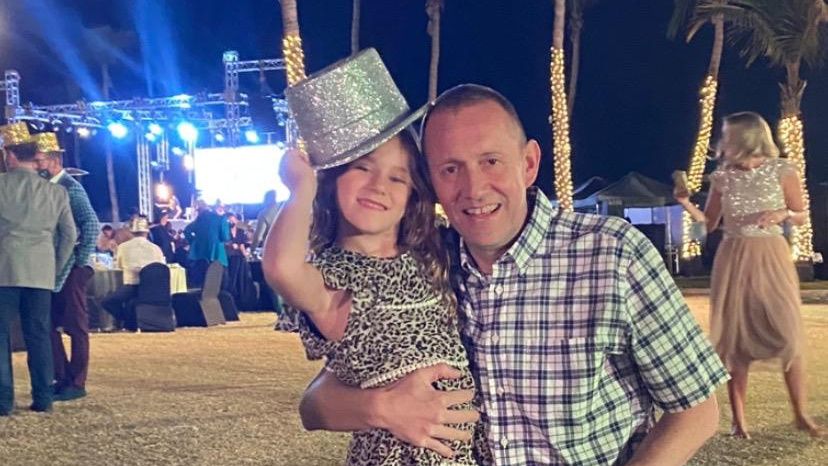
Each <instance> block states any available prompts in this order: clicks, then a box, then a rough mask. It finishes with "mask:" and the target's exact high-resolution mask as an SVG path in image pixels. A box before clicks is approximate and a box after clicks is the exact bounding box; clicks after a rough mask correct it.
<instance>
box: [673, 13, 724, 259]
mask: <svg viewBox="0 0 828 466" xmlns="http://www.w3.org/2000/svg"><path fill="white" fill-rule="evenodd" d="M674 1H675V8H674V10H673V17H672V19H671V20H670V25H669V27H668V29H667V36H668V37H670V38H671V39H672V38H674V37H676V35H677V34H678V31H679V29H681V28H682V27H683V26H684V24H685V23H686V22H688V20H689V19H690V18H691V17H694V19H695V20H694V21H689V26H688V27H687V42H690V41H691V40H692V39H693V37H694V36H695V35H696V33H697V32H698V31H699V29H701V27H702V26H704V25H705V24H707V23H708V22H710V23H712V24H713V30H714V32H713V49H712V51H711V53H710V64H709V65H708V67H707V75H706V76H705V78H704V83H703V84H702V87H701V89H700V91H699V106H700V109H699V111H700V118H699V132H698V133H697V134H696V142H695V144H693V151H692V152H691V154H690V163H689V167H688V170H687V187H688V188H689V189H690V191H691V192H692V191H698V190H699V188H700V187H701V182H702V175H703V174H704V165H705V161H706V155H707V150H708V147H710V135H711V132H712V129H713V110H714V109H715V107H716V94H717V90H718V86H719V65H720V64H721V61H722V49H723V48H724V18H723V16H722V14H721V13H717V14H714V15H712V16H710V17H706V16H700V15H698V13H697V11H698V8H700V7H702V6H705V5H715V6H717V7H721V6H724V5H726V4H727V1H728V0H674ZM692 223H693V219H692V217H690V214H688V213H687V212H683V213H682V226H683V228H682V232H683V233H682V246H681V257H682V258H683V259H691V258H693V257H696V256H698V255H700V254H701V246H700V245H699V243H698V241H695V240H692V239H690V229H691V226H692Z"/></svg>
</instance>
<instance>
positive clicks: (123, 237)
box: [113, 207, 141, 245]
mask: <svg viewBox="0 0 828 466" xmlns="http://www.w3.org/2000/svg"><path fill="white" fill-rule="evenodd" d="M140 217H141V212H139V211H138V208H137V207H133V208H131V209H129V219H128V220H127V221H126V222H123V223H122V224H121V227H120V228H118V229H117V230H115V234H114V236H113V239H114V240H115V242H116V243H117V244H118V245H121V244H124V243H126V242H127V241H129V240H131V239H132V238H133V237H134V236H133V235H132V232H131V231H129V229H130V227H131V226H132V224H133V223H134V222H135V220H137V219H138V218H140Z"/></svg>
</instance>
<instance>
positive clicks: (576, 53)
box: [566, 8, 584, 118]
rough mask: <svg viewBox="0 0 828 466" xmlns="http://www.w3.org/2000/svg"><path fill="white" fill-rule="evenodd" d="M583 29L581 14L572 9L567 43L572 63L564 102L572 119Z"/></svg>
mask: <svg viewBox="0 0 828 466" xmlns="http://www.w3.org/2000/svg"><path fill="white" fill-rule="evenodd" d="M583 28H584V17H583V14H582V13H581V12H580V11H579V10H577V9H576V8H572V14H571V15H570V17H569V42H570V43H571V44H572V63H571V64H570V68H569V94H567V101H566V108H567V110H568V111H569V118H572V110H573V109H574V108H575V92H576V91H577V89H578V71H580V68H581V30H582V29H583Z"/></svg>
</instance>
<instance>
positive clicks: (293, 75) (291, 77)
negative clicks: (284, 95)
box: [282, 34, 306, 86]
mask: <svg viewBox="0 0 828 466" xmlns="http://www.w3.org/2000/svg"><path fill="white" fill-rule="evenodd" d="M282 57H283V58H284V60H285V69H286V72H287V81H288V86H293V85H294V84H296V83H298V82H299V81H301V80H303V79H305V77H306V75H305V53H304V52H303V51H302V39H301V38H300V37H299V36H298V35H293V34H291V35H286V36H285V37H284V38H283V39H282Z"/></svg>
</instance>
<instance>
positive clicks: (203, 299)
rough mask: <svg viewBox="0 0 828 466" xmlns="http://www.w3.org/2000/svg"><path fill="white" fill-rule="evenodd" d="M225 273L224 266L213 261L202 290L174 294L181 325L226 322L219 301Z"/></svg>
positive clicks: (208, 324)
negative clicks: (222, 278)
mask: <svg viewBox="0 0 828 466" xmlns="http://www.w3.org/2000/svg"><path fill="white" fill-rule="evenodd" d="M223 274H224V266H222V265H221V263H219V262H213V263H212V264H210V266H209V267H207V273H206V274H205V277H204V286H203V287H202V288H201V289H200V290H192V291H188V292H186V293H176V294H174V295H173V296H172V307H173V310H175V319H176V322H177V323H178V326H179V327H210V326H213V325H218V324H224V323H226V320H225V318H224V312H223V311H222V307H221V303H220V302H219V291H220V290H221V277H222V275H223Z"/></svg>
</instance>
